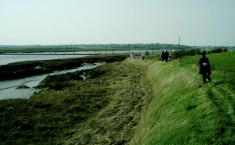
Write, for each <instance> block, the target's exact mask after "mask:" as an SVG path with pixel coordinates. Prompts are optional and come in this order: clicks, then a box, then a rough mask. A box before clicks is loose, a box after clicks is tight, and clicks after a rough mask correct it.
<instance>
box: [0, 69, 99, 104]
mask: <svg viewBox="0 0 235 145" xmlns="http://www.w3.org/2000/svg"><path fill="white" fill-rule="evenodd" d="M99 65H101V64H96V65H85V66H82V67H79V68H76V69H70V70H64V71H58V72H54V73H51V74H44V75H38V76H32V77H27V78H23V79H17V80H7V81H0V100H3V99H16V98H29V97H30V96H32V94H33V93H34V92H36V91H37V90H36V89H35V87H36V86H38V85H39V83H40V82H41V81H42V80H43V79H45V78H46V77H47V76H48V75H56V74H64V73H68V72H76V71H80V70H86V69H93V68H95V67H97V66H99ZM22 85H24V86H28V87H29V88H28V89H17V88H18V87H19V86H22Z"/></svg>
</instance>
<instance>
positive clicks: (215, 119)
mask: <svg viewBox="0 0 235 145" xmlns="http://www.w3.org/2000/svg"><path fill="white" fill-rule="evenodd" d="M228 56H230V57H228ZM199 57H200V56H195V57H188V58H183V59H182V60H179V61H178V60H177V61H174V62H170V63H164V62H156V61H153V62H149V64H147V66H148V69H147V70H146V76H147V80H148V83H149V85H150V86H151V87H152V99H151V102H150V104H149V106H148V107H147V108H146V112H145V113H144V114H143V116H142V118H141V121H140V123H139V125H138V127H137V129H136V131H135V135H134V137H133V138H132V140H131V142H130V144H131V145H139V144H141V145H155V144H159V145H161V144H164V145H165V144H180V145H182V144H193V145H195V144H198V145H203V144H218V145H221V144H234V143H235V126H234V125H235V120H234V115H235V114H234V110H235V109H234V103H235V98H234V96H235V95H234V94H235V92H234V90H233V89H232V81H231V78H230V79H229V77H230V76H232V75H233V74H232V73H230V72H233V71H234V69H231V68H227V67H225V65H224V64H222V62H229V60H230V63H231V60H233V59H234V58H235V57H234V54H212V55H209V58H210V59H211V63H212V64H213V65H214V70H213V82H212V83H210V84H206V85H202V79H201V77H200V75H199V74H198V67H197V63H198V59H199ZM218 57H219V58H220V60H217V59H216V58H218ZM217 61H218V62H220V64H221V66H222V67H223V68H225V69H229V70H230V72H228V71H226V72H225V69H221V67H220V69H215V68H216V65H217V64H218V63H217ZM232 67H233V66H232ZM231 70H233V71H231ZM221 76H223V77H221Z"/></svg>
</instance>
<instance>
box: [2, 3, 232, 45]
mask: <svg viewBox="0 0 235 145" xmlns="http://www.w3.org/2000/svg"><path fill="white" fill-rule="evenodd" d="M179 36H180V37H181V44H184V45H233V46H234V45H235V0H0V45H3V44H9V45H12V44H20V45H25V44H30V45H31V44H90V43H92V44H103V43H108V44H109V43H171V44H177V43H178V37H179Z"/></svg>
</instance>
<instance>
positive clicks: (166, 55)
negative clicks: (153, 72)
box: [165, 50, 169, 62]
mask: <svg viewBox="0 0 235 145" xmlns="http://www.w3.org/2000/svg"><path fill="white" fill-rule="evenodd" d="M168 59H169V52H168V51H167V50H166V52H165V61H166V62H167V61H168Z"/></svg>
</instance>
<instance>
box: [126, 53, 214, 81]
mask: <svg viewBox="0 0 235 145" xmlns="http://www.w3.org/2000/svg"><path fill="white" fill-rule="evenodd" d="M130 57H131V59H134V58H135V54H134V53H133V52H131V53H130ZM144 57H145V52H142V53H141V60H144ZM161 59H162V61H166V62H168V61H169V52H168V51H167V50H166V51H163V52H162V54H161ZM199 74H201V75H202V79H203V83H206V82H210V81H211V76H210V75H211V66H210V63H209V59H208V58H207V57H206V52H205V51H203V52H202V57H201V58H200V59H199Z"/></svg>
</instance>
